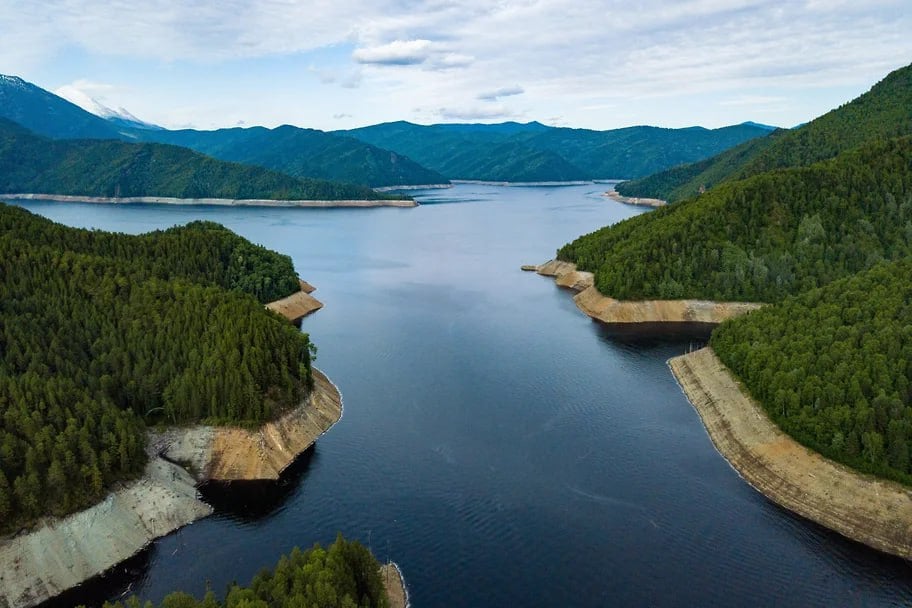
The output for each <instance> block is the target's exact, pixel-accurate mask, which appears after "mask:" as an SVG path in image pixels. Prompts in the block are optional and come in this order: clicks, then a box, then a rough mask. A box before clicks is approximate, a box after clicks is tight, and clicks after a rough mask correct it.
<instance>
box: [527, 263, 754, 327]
mask: <svg viewBox="0 0 912 608" xmlns="http://www.w3.org/2000/svg"><path fill="white" fill-rule="evenodd" d="M523 269H524V270H533V269H534V270H535V271H536V272H538V274H540V275H543V276H548V277H554V280H555V282H556V283H557V284H558V286H560V287H567V288H569V289H572V290H574V291H576V292H578V293H577V294H576V295H575V296H574V297H573V300H574V301H575V302H576V306H577V307H578V308H579V309H580V310H581V311H583V312H584V313H586V314H587V315H589V316H590V317H592V318H593V319H596V320H597V321H601V322H603V323H609V324H624V323H721V322H722V321H725V320H726V319H731V318H732V317H737V316H740V315H743V314H745V313H747V312H750V311H752V310H755V309H757V308H760V306H762V304H756V303H753V302H712V301H709V300H641V301H622V300H615V299H614V298H609V297H608V296H605V295H602V294H601V293H599V291H598V290H597V289H596V288H595V285H594V280H593V276H592V273H591V272H582V271H579V270H577V269H576V265H575V264H571V263H569V262H561V261H558V260H552V261H550V262H546V263H545V264H542V265H540V266H524V267H523Z"/></svg>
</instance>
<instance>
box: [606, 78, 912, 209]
mask: <svg viewBox="0 0 912 608" xmlns="http://www.w3.org/2000/svg"><path fill="white" fill-rule="evenodd" d="M909 134H912V65H910V66H906V67H904V68H900V69H898V70H895V71H893V72H891V73H890V74H888V75H887V76H886V77H885V78H884V79H883V80H881V81H880V82H879V83H877V84H876V85H874V86H873V87H872V88H871V90H870V91H868V92H867V93H865V94H863V95H861V96H860V97H858V98H857V99H855V100H854V101H851V102H849V103H847V104H844V105H842V106H840V107H839V108H836V109H834V110H832V111H830V112H827V113H826V114H824V115H823V116H820V117H819V118H816V119H814V120H812V121H811V122H809V123H808V124H806V125H803V126H801V127H799V128H796V129H793V130H791V131H778V132H776V133H775V134H774V135H773V136H772V137H768V138H763V139H759V140H753V141H751V142H749V143H748V144H745V145H742V146H739V148H737V149H733V150H729V151H725V152H722V153H721V154H719V155H718V156H715V157H713V158H710V159H708V160H706V161H702V162H699V163H696V164H694V165H685V166H683V167H675V168H672V169H669V170H667V171H664V172H662V173H658V174H656V175H652V176H649V177H646V178H644V179H641V180H636V181H631V182H628V183H624V184H619V185H618V187H617V190H618V192H620V193H621V194H624V195H626V196H640V197H655V198H661V199H665V200H669V201H678V200H683V199H686V198H689V197H691V196H694V195H696V194H697V193H698V192H699V191H700V188H701V187H706V188H711V187H713V186H715V185H716V184H721V183H723V182H729V181H734V180H738V179H743V178H746V177H750V176H752V175H758V174H760V173H763V172H765V171H769V170H771V169H778V168H783V167H803V166H808V165H811V164H813V163H815V162H817V161H821V160H825V159H828V158H832V157H834V156H836V155H837V154H839V153H841V152H844V151H846V150H851V149H853V148H856V147H858V146H860V145H862V144H864V143H866V142H869V141H871V140H874V139H890V138H893V137H899V136H903V135H909Z"/></svg>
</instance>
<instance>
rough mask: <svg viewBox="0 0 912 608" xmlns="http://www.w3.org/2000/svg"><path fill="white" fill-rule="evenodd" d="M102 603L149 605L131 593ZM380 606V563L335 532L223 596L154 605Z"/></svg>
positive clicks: (132, 607) (179, 597) (175, 596)
mask: <svg viewBox="0 0 912 608" xmlns="http://www.w3.org/2000/svg"><path fill="white" fill-rule="evenodd" d="M104 606H105V608H155V606H154V605H153V604H152V602H146V603H145V604H143V603H142V602H141V601H140V600H139V599H138V598H136V597H131V598H130V599H128V600H127V601H126V602H125V603H121V602H117V603H114V604H111V603H106V604H105V605H104ZM317 606H319V607H320V608H385V607H386V606H389V599H388V598H387V596H386V591H385V589H384V587H383V580H382V579H381V577H380V564H379V563H377V560H376V558H374V556H373V555H371V553H370V551H368V550H367V548H366V547H364V545H362V544H360V543H358V542H357V541H348V540H345V539H344V538H342V536H341V535H339V536H338V537H337V538H336V541H335V542H334V543H332V544H331V545H329V547H327V548H326V549H324V548H322V547H321V546H320V545H319V544H315V545H314V546H313V547H312V548H310V549H308V550H307V551H301V550H300V549H297V548H295V549H293V550H292V552H291V553H290V554H289V555H285V556H282V558H281V559H279V563H278V564H276V566H275V568H273V569H272V570H263V571H262V572H260V573H259V574H257V575H256V577H254V579H253V581H252V582H251V583H250V585H249V586H247V587H241V586H238V585H232V586H231V587H230V588H229V589H228V593H227V594H226V596H225V599H224V600H223V601H222V600H219V599H218V598H216V596H215V593H213V592H212V591H209V592H207V593H206V595H205V596H204V597H203V599H202V600H198V599H196V598H194V597H193V596H192V595H189V594H187V593H182V592H176V593H172V594H170V595H168V596H167V597H165V599H164V600H162V602H161V603H160V604H159V605H158V608H310V607H317Z"/></svg>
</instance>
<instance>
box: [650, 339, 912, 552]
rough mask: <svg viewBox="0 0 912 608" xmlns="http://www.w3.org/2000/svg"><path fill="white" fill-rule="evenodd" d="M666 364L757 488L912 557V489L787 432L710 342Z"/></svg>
mask: <svg viewBox="0 0 912 608" xmlns="http://www.w3.org/2000/svg"><path fill="white" fill-rule="evenodd" d="M668 366H669V368H670V369H671V371H672V373H673V374H674V377H675V379H676V380H677V382H678V385H679V386H680V387H681V390H682V391H683V392H684V394H685V396H686V397H687V399H688V401H690V403H691V405H692V406H693V408H694V409H695V410H696V411H697V413H698V414H699V416H700V419H701V420H702V422H703V426H704V428H705V429H706V432H707V434H708V435H709V437H710V439H711V440H712V443H713V445H714V446H715V448H716V450H717V451H718V452H719V453H720V454H721V455H722V457H723V458H725V460H726V461H728V463H729V464H730V465H731V467H732V468H733V469H735V471H736V472H737V473H738V474H739V475H740V476H741V477H742V478H743V479H744V480H745V481H747V483H748V484H750V485H751V486H752V487H753V488H754V489H755V490H757V491H758V492H760V493H761V494H763V495H764V496H766V497H767V498H769V499H770V500H772V501H773V502H775V503H776V504H777V505H779V506H781V507H784V508H785V509H788V510H789V511H792V512H793V513H796V514H798V515H800V516H802V517H804V518H806V519H809V520H811V521H814V522H816V523H818V524H820V525H822V526H824V527H825V528H828V529H830V530H833V531H834V532H837V533H839V534H841V535H842V536H845V537H846V538H849V539H851V540H854V541H857V542H860V543H862V544H865V545H867V546H869V547H871V548H873V549H876V550H878V551H882V552H884V553H889V554H891V555H895V556H898V557H902V558H904V559H912V490H910V489H909V488H906V487H904V486H902V485H900V484H898V483H895V482H892V481H886V480H881V479H877V478H875V477H874V476H872V475H865V474H862V473H859V472H857V471H854V470H852V469H850V468H849V467H847V466H845V465H842V464H838V463H836V462H833V461H832V460H829V459H827V458H825V457H824V456H822V455H821V454H819V453H817V452H814V451H813V450H810V449H809V448H806V447H804V446H802V445H801V444H799V443H798V442H797V441H795V440H794V439H792V438H791V437H790V436H788V435H786V434H785V432H783V431H782V430H780V429H779V427H778V426H776V424H775V423H774V422H772V421H771V420H770V419H769V417H768V416H767V414H766V412H765V411H764V410H763V408H762V407H761V406H760V404H758V403H757V402H756V401H755V400H754V399H752V398H751V397H750V396H749V395H748V394H747V393H746V391H744V390H743V389H742V387H741V385H740V383H739V382H738V381H737V379H736V378H735V376H734V375H733V374H732V373H731V371H729V369H728V368H727V367H725V365H724V364H723V363H722V361H721V360H720V359H719V358H718V357H717V356H716V354H715V352H713V350H712V349H711V348H709V347H705V348H702V349H700V350H697V351H694V352H692V353H689V354H686V355H681V356H678V357H673V358H671V359H669V360H668Z"/></svg>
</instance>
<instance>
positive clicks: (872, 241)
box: [558, 137, 912, 302]
mask: <svg viewBox="0 0 912 608" xmlns="http://www.w3.org/2000/svg"><path fill="white" fill-rule="evenodd" d="M910 254H912V138H910V137H903V138H898V139H893V140H888V141H881V142H877V143H874V144H869V145H867V146H863V147H862V148H859V149H858V150H854V151H850V152H845V153H843V154H841V155H840V156H838V157H837V158H835V159H833V160H830V161H824V162H821V163H819V164H816V165H813V166H811V167H804V168H796V169H780V170H777V171H770V172H768V173H764V174H761V175H758V176H755V177H752V178H749V179H746V180H742V181H738V182H733V183H729V184H723V185H721V186H718V187H717V188H714V189H713V190H711V191H709V192H707V193H706V194H704V195H701V196H700V197H698V198H694V199H689V200H686V201H682V202H680V203H676V204H674V205H670V206H667V207H662V208H659V209H657V210H656V211H654V212H651V213H648V214H644V215H640V216H636V217H634V218H631V219H629V220H626V221H623V222H620V223H618V224H615V225H614V226H609V227H605V228H602V229H601V230H597V231H596V232H593V233H592V234H589V235H586V236H583V237H581V238H579V239H577V240H576V241H574V242H573V243H570V244H568V245H565V246H564V247H563V248H561V249H560V251H559V252H558V257H559V258H560V259H562V260H566V261H570V262H574V263H576V264H577V265H578V266H579V268H580V269H581V270H589V271H592V272H594V273H595V282H596V287H597V288H598V289H599V291H601V292H602V293H604V294H606V295H610V296H612V297H617V298H621V299H640V298H699V299H713V300H741V301H764V302H775V301H778V300H781V299H782V298H783V297H785V296H786V295H789V294H796V293H799V292H802V291H805V290H808V289H811V288H814V287H818V286H822V285H825V284H827V283H829V282H830V281H833V280H834V279H837V278H841V277H844V276H847V275H849V274H852V273H854V272H858V271H860V270H864V269H866V268H869V267H871V266H873V265H874V264H876V263H877V262H878V261H880V260H885V259H886V260H891V259H898V258H901V257H903V256H907V255H910Z"/></svg>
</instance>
